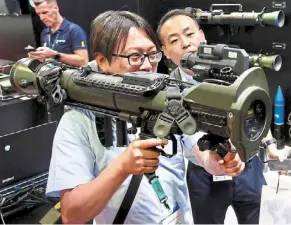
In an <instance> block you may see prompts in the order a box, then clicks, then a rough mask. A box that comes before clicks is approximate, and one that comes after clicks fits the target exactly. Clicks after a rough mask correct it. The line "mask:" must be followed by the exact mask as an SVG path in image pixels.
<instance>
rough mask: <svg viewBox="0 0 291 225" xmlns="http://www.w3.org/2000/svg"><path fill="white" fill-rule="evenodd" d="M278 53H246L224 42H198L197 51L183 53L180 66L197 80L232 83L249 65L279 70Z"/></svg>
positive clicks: (279, 59)
mask: <svg viewBox="0 0 291 225" xmlns="http://www.w3.org/2000/svg"><path fill="white" fill-rule="evenodd" d="M281 66H282V58H281V56H280V55H263V54H248V53H247V52H246V51H245V50H244V49H240V48H238V47H229V46H228V45H225V44H217V45H208V44H200V45H199V46H198V51H197V53H191V52H189V53H185V54H184V55H183V57H182V59H181V67H183V68H184V69H188V70H191V71H192V72H193V73H194V75H193V78H194V79H195V80H197V81H200V82H203V81H209V80H211V79H212V80H215V81H218V80H220V81H225V82H228V83H233V82H234V81H235V80H236V79H237V77H238V76H240V75H241V74H242V73H243V72H244V71H246V70H248V69H249V68H251V67H261V68H269V69H272V70H275V71H279V70H280V69H281Z"/></svg>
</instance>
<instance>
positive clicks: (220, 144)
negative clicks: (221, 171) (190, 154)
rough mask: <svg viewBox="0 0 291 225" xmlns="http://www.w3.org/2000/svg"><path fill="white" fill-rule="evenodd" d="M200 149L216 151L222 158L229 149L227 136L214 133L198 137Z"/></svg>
mask: <svg viewBox="0 0 291 225" xmlns="http://www.w3.org/2000/svg"><path fill="white" fill-rule="evenodd" d="M197 145H198V147H199V150H200V151H206V150H210V151H216V152H217V154H219V155H220V156H221V157H222V158H223V157H224V156H226V154H227V153H228V152H233V151H232V150H231V145H230V143H229V140H228V139H227V138H223V137H220V136H217V135H214V134H206V135H204V136H203V137H202V138H200V139H199V141H198V143H197Z"/></svg>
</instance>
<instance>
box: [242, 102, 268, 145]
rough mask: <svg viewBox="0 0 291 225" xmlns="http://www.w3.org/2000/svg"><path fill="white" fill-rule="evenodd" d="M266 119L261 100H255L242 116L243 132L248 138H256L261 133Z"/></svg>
mask: <svg viewBox="0 0 291 225" xmlns="http://www.w3.org/2000/svg"><path fill="white" fill-rule="evenodd" d="M265 120H266V108H265V105H264V103H263V102H262V101H259V100H256V101H254V102H253V103H252V104H251V106H250V107H249V109H248V111H247V113H246V115H245V117H244V132H245V135H246V137H247V138H248V139H249V140H252V141H254V140H256V139H257V138H258V137H259V136H260V135H261V133H262V131H263V128H264V126H265Z"/></svg>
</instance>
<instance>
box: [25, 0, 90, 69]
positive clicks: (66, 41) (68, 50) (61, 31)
mask: <svg viewBox="0 0 291 225" xmlns="http://www.w3.org/2000/svg"><path fill="white" fill-rule="evenodd" d="M34 4H35V6H34V9H35V12H36V13H37V14H38V15H39V17H40V20H41V21H42V22H43V23H44V24H45V26H46V28H45V29H44V30H43V31H42V33H41V47H39V48H38V49H37V51H35V52H30V53H29V56H30V57H33V58H36V59H39V60H41V61H44V60H46V59H50V58H51V59H56V60H58V61H60V62H63V63H65V64H69V65H72V66H77V67H80V66H83V65H85V64H87V63H88V50H87V37H86V34H85V32H84V30H83V29H82V28H81V27H80V26H78V25H77V24H75V23H72V22H70V21H68V20H67V19H66V18H63V17H62V16H61V15H60V12H59V7H58V5H57V2H56V0H34Z"/></svg>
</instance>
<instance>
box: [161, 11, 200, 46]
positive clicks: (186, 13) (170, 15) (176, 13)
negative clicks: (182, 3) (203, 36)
mask: <svg viewBox="0 0 291 225" xmlns="http://www.w3.org/2000/svg"><path fill="white" fill-rule="evenodd" d="M180 15H182V16H188V17H190V18H192V19H193V21H194V22H195V23H196V25H197V27H198V28H199V25H198V23H197V21H196V19H195V18H194V17H193V15H192V14H191V13H190V12H189V11H186V10H185V9H173V10H170V11H169V12H167V13H166V14H165V15H164V16H163V17H162V19H161V20H160V22H159V25H158V28H157V36H158V39H159V41H160V43H161V44H163V40H162V36H161V29H162V27H163V25H164V24H165V23H166V22H167V21H168V20H169V19H171V18H173V17H175V16H180Z"/></svg>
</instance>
